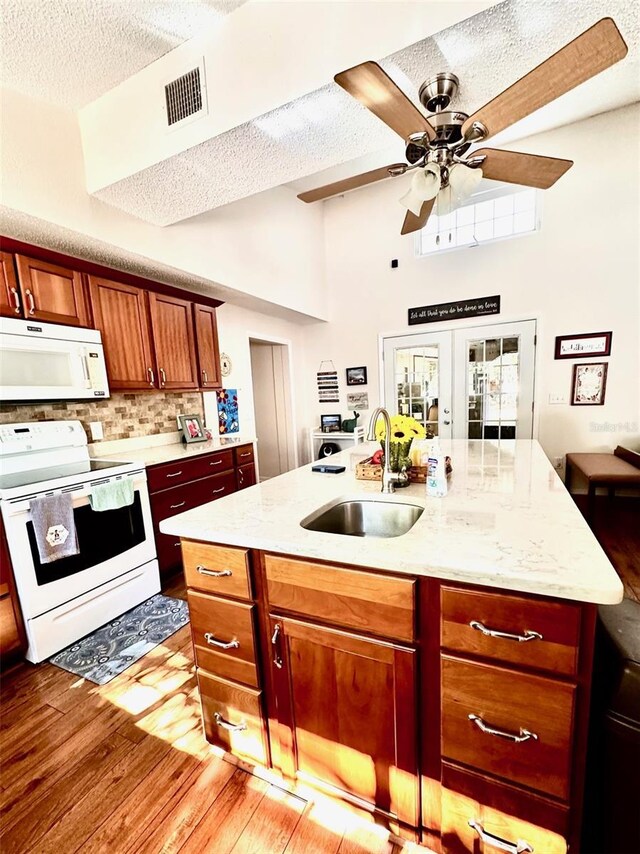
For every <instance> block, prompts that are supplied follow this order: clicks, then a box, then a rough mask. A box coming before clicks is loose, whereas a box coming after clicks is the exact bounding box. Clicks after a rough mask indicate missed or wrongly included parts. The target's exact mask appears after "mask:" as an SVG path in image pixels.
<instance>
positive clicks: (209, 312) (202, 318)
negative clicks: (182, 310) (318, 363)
mask: <svg viewBox="0 0 640 854" xmlns="http://www.w3.org/2000/svg"><path fill="white" fill-rule="evenodd" d="M193 316H194V322H195V332H196V350H197V353H198V381H199V383H200V388H204V389H210V388H220V387H221V385H222V383H221V376H220V349H219V347H218V325H217V321H216V310H215V308H209V306H206V305H194V307H193Z"/></svg>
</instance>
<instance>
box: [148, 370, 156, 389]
mask: <svg viewBox="0 0 640 854" xmlns="http://www.w3.org/2000/svg"><path fill="white" fill-rule="evenodd" d="M147 376H148V377H149V385H155V383H156V378H155V376H154V373H153V370H152V369H151V368H147Z"/></svg>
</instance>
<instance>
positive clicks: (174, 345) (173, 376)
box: [149, 293, 198, 391]
mask: <svg viewBox="0 0 640 854" xmlns="http://www.w3.org/2000/svg"><path fill="white" fill-rule="evenodd" d="M191 306H192V303H191V302H189V301H188V300H183V299H177V298H176V297H166V296H162V295H161V294H155V293H150V294H149V308H150V310H151V329H152V332H153V346H154V349H155V353H156V363H157V365H158V387H159V388H161V389H166V390H167V391H172V390H177V389H188V388H198V367H197V362H196V348H195V337H194V334H193V315H192V308H191Z"/></svg>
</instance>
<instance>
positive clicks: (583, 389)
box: [571, 362, 608, 406]
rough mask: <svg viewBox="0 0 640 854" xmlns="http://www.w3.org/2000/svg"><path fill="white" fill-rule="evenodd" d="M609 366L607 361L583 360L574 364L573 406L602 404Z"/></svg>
mask: <svg viewBox="0 0 640 854" xmlns="http://www.w3.org/2000/svg"><path fill="white" fill-rule="evenodd" d="M607 368H608V364H607V362H581V363H580V364H578V365H574V366H573V390H572V392H571V405H572V406H602V404H603V403H604V393H605V389H606V387H607Z"/></svg>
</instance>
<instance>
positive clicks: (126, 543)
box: [0, 421, 160, 663]
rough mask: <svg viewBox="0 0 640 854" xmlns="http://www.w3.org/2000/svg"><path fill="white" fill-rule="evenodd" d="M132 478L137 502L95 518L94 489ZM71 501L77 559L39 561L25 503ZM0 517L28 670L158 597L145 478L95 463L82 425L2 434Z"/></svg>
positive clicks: (34, 426) (47, 424) (56, 424)
mask: <svg viewBox="0 0 640 854" xmlns="http://www.w3.org/2000/svg"><path fill="white" fill-rule="evenodd" d="M120 478H131V479H132V480H133V486H134V502H133V504H132V505H130V506H129V507H123V508H121V509H118V510H108V511H103V512H96V511H94V510H92V509H91V505H90V503H89V496H90V494H91V490H92V488H93V486H95V485H96V484H102V483H108V482H110V481H112V480H117V479H120ZM55 492H65V493H67V492H68V493H70V494H71V495H72V496H73V511H74V520H75V524H76V531H77V534H78V545H79V548H80V553H79V554H78V555H74V556H72V557H66V558H61V559H59V560H57V561H54V562H53V563H45V564H43V563H41V562H40V558H39V554H38V548H37V545H36V539H35V534H34V529H33V523H32V522H31V513H30V509H29V506H30V501H31V500H32V499H33V498H35V497H36V496H40V495H43V494H51V493H55ZM0 509H1V510H2V518H3V520H4V526H5V531H6V536H7V542H8V545H9V553H10V555H11V562H12V564H13V572H14V575H15V581H16V587H17V591H18V597H19V599H20V606H21V609H22V615H23V617H24V623H25V628H26V632H27V638H28V642H29V647H28V650H27V653H26V657H27V659H28V660H29V661H32V662H34V663H36V662H39V661H43V660H44V659H46V658H49V657H50V656H51V655H53V654H54V653H56V652H58V651H59V650H61V649H63V648H64V647H66V646H68V645H69V644H71V643H73V642H74V641H76V640H79V639H80V638H82V637H84V636H85V635H86V634H88V633H89V632H92V631H93V630H94V629H96V628H98V627H99V626H101V625H103V624H104V623H107V622H109V620H112V619H114V618H115V617H117V616H119V615H120V614H122V613H124V612H125V611H127V610H128V609H129V608H133V607H134V606H135V605H138V604H139V603H140V602H143V601H144V600H145V599H148V598H149V597H150V596H153V595H154V593H158V592H159V590H160V575H159V571H158V561H157V560H156V546H155V540H154V536H153V526H152V521H151V509H150V505H149V492H148V489H147V476H146V473H145V470H144V466H142V465H141V464H139V463H129V462H114V461H111V460H99V459H92V458H91V457H90V456H89V451H88V448H87V436H86V434H85V432H84V429H83V427H82V424H81V423H80V422H79V421H41V422H33V423H23V424H5V425H1V426H0Z"/></svg>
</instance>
